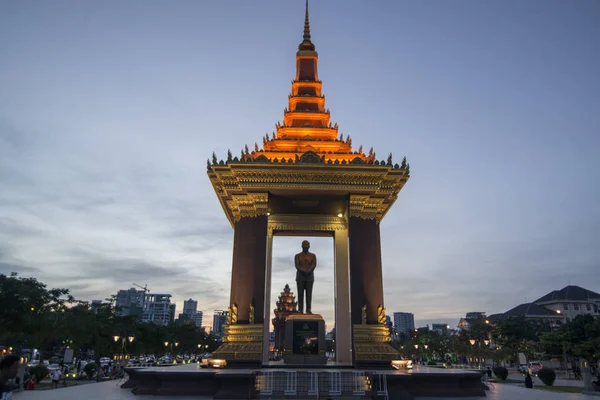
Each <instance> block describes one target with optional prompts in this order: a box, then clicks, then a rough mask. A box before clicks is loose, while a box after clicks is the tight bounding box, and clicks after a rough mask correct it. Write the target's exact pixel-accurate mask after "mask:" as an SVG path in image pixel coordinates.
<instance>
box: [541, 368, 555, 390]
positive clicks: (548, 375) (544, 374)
mask: <svg viewBox="0 0 600 400" xmlns="http://www.w3.org/2000/svg"><path fill="white" fill-rule="evenodd" d="M537 376H538V378H540V380H541V381H542V382H544V384H545V385H546V386H552V385H553V384H554V380H555V379H556V372H554V370H553V369H552V368H542V369H540V371H539V372H538V374H537Z"/></svg>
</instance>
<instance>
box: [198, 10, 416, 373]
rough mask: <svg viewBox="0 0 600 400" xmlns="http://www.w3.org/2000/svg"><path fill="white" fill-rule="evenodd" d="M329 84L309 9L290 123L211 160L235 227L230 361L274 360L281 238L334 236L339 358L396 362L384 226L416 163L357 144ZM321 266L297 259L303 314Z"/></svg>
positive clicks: (222, 352) (218, 355) (226, 344)
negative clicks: (273, 304) (342, 124)
mask: <svg viewBox="0 0 600 400" xmlns="http://www.w3.org/2000/svg"><path fill="white" fill-rule="evenodd" d="M322 86H323V85H322V81H321V80H320V79H319V73H318V53H317V52H316V50H315V45H314V44H313V43H312V41H311V34H310V24H309V18H308V6H307V9H306V15H305V22H304V35H303V40H302V42H301V43H300V45H299V46H298V51H297V52H296V76H295V78H294V80H293V81H292V92H291V95H290V96H289V98H288V107H287V108H286V109H285V110H284V115H283V122H278V123H277V124H276V130H275V132H273V133H272V134H271V135H265V136H264V137H263V138H262V146H259V144H258V143H255V144H254V146H253V149H250V148H249V147H248V146H247V145H246V146H245V147H244V148H243V150H242V151H241V154H240V156H238V157H234V156H233V154H232V153H231V151H229V152H228V154H227V158H226V159H224V160H219V159H218V158H217V156H216V154H214V153H213V156H212V160H209V161H208V163H207V170H208V177H209V178H210V181H211V183H212V186H213V188H214V190H215V193H216V195H217V197H218V199H219V202H220V203H221V206H222V207H223V211H224V212H225V215H226V217H227V219H228V220H229V222H230V224H231V226H232V228H233V229H234V235H233V262H232V269H231V294H230V300H229V302H230V304H229V320H228V322H227V325H226V327H225V337H224V339H223V345H222V346H221V347H219V349H217V350H216V351H215V352H214V353H213V357H215V359H224V360H226V361H227V365H228V366H230V367H233V366H249V365H255V366H260V365H262V363H263V362H264V363H266V362H268V356H269V328H270V321H271V318H270V315H269V314H270V293H271V286H270V285H271V259H272V249H273V237H274V236H277V235H288V236H329V237H332V238H333V239H334V246H335V250H334V256H335V265H334V270H335V271H334V277H335V300H334V302H335V304H334V307H335V326H336V332H337V334H336V362H337V363H338V364H347V365H354V366H360V365H363V364H378V365H382V366H389V364H390V362H391V360H394V359H397V358H398V357H399V354H398V353H397V352H396V351H395V350H394V349H393V348H392V346H391V345H390V336H389V331H388V329H387V327H386V325H385V306H384V299H383V279H382V271H381V269H382V265H381V244H380V233H379V232H380V230H379V226H380V223H381V221H382V220H383V218H384V217H385V215H386V214H387V212H388V211H389V210H390V208H391V207H392V205H393V204H394V202H395V201H396V199H397V198H398V194H399V192H400V190H401V189H402V188H403V186H404V184H405V183H406V182H407V181H408V179H409V176H410V167H409V164H408V163H407V162H406V158H404V159H403V160H402V161H401V162H399V163H396V162H394V160H393V157H392V155H391V154H389V156H388V157H386V159H384V160H378V159H377V158H376V153H375V151H374V150H373V148H371V149H370V150H369V151H368V152H366V153H365V152H364V151H363V146H359V147H358V149H355V148H354V147H353V143H352V139H351V138H350V136H348V135H346V136H345V137H344V134H343V133H341V132H340V131H339V127H338V124H337V123H335V124H332V122H331V117H330V111H329V110H328V109H327V108H326V107H325V96H324V95H323V90H322ZM303 249H304V246H303ZM306 251H307V252H308V248H307V249H306ZM315 266H316V257H315V259H314V264H313V263H312V258H311V257H309V256H308V255H307V253H304V251H303V253H300V254H299V255H298V256H297V257H296V267H297V269H298V272H297V275H296V276H297V284H298V293H297V296H298V300H299V310H301V311H307V312H313V311H315V310H312V309H311V300H312V299H311V295H312V285H313V282H312V280H314V278H311V277H310V272H309V271H311V268H313V269H314V267H315ZM303 297H304V298H303ZM305 301H306V308H304V302H305Z"/></svg>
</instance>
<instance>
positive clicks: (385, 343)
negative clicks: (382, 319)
mask: <svg viewBox="0 0 600 400" xmlns="http://www.w3.org/2000/svg"><path fill="white" fill-rule="evenodd" d="M353 328H354V329H353V331H354V356H355V359H356V361H391V360H397V359H398V358H399V357H400V354H399V353H398V352H397V351H396V350H395V349H394V348H393V347H392V345H391V344H390V342H391V339H390V331H389V329H388V328H387V327H386V326H385V325H381V324H377V325H366V324H358V325H357V324H355V325H354V327H353Z"/></svg>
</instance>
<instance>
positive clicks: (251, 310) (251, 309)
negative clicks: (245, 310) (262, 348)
mask: <svg viewBox="0 0 600 400" xmlns="http://www.w3.org/2000/svg"><path fill="white" fill-rule="evenodd" d="M249 320H250V323H251V324H253V323H254V306H253V305H252V303H250V318H249Z"/></svg>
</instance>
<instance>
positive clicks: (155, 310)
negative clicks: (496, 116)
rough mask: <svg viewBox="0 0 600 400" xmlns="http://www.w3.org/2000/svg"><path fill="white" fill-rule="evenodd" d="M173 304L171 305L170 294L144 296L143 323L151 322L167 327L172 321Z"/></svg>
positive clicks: (148, 294)
mask: <svg viewBox="0 0 600 400" xmlns="http://www.w3.org/2000/svg"><path fill="white" fill-rule="evenodd" d="M173 305H174V304H171V295H170V294H153V293H147V294H146V295H145V296H144V309H143V312H142V321H143V322H152V323H155V324H157V325H169V323H170V322H171V321H172V320H173V318H174V315H171V313H172V312H173V311H174V307H172V306H173Z"/></svg>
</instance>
